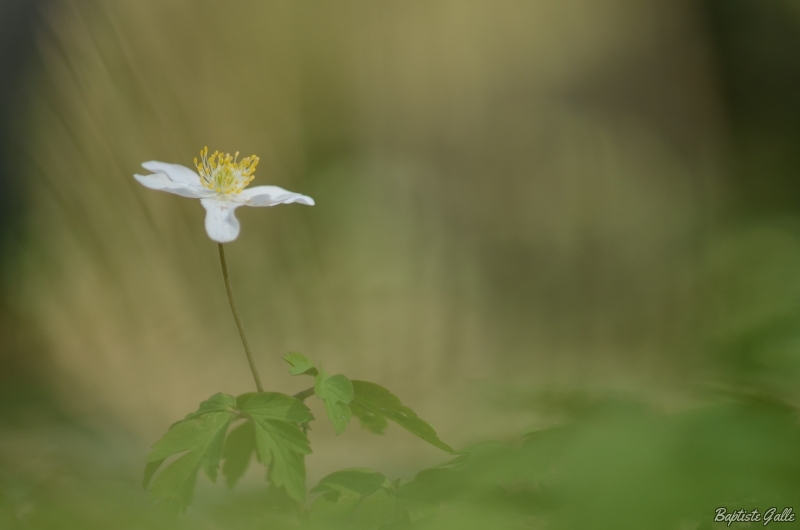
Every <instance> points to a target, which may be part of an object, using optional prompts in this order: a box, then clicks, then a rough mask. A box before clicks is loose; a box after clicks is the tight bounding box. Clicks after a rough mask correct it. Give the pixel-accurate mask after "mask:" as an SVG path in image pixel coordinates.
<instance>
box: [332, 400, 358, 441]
mask: <svg viewBox="0 0 800 530" xmlns="http://www.w3.org/2000/svg"><path fill="white" fill-rule="evenodd" d="M325 413H326V414H327V415H328V419H330V420H331V423H332V424H333V429H334V430H335V431H336V434H342V431H344V429H345V427H347V424H348V423H349V422H350V417H351V416H352V413H351V412H350V406H349V405H347V403H342V402H341V401H328V400H326V401H325Z"/></svg>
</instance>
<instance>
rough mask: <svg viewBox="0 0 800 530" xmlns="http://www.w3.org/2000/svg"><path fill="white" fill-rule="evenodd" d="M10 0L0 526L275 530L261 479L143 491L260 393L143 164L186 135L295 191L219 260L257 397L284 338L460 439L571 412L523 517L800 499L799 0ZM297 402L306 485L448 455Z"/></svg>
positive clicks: (197, 236)
mask: <svg viewBox="0 0 800 530" xmlns="http://www.w3.org/2000/svg"><path fill="white" fill-rule="evenodd" d="M0 6H2V10H0V13H3V15H2V16H0V26H2V28H4V38H3V39H2V43H3V48H2V55H0V58H2V61H0V67H3V68H4V71H5V72H6V73H7V74H8V75H7V76H6V78H5V81H4V83H2V84H0V87H1V88H2V92H0V97H1V98H0V106H1V107H2V109H3V114H2V120H0V127H2V137H1V138H2V146H0V155H1V156H2V158H0V183H2V185H3V189H4V193H3V194H2V195H3V196H2V198H0V210H2V212H0V223H2V224H1V225H0V229H1V230H2V232H0V237H2V239H0V249H2V255H1V256H0V270H1V271H2V277H1V278H0V282H1V283H0V285H1V286H2V291H0V294H1V295H2V297H0V396H1V397H2V403H0V528H6V527H8V528H157V527H159V526H158V525H160V524H162V523H163V524H164V525H167V526H170V527H171V526H172V525H175V527H180V528H182V527H183V526H186V527H187V528H239V527H241V528H270V527H272V526H269V524H273V523H267V522H265V521H264V520H263V517H262V515H261V512H260V511H259V510H260V509H261V507H262V504H260V503H261V500H259V499H260V498H261V497H259V496H260V495H262V494H264V489H265V488H266V486H265V485H264V484H263V481H262V477H261V474H260V473H261V472H260V471H259V472H254V473H253V474H252V476H250V477H248V478H249V481H247V482H246V483H245V484H242V485H241V487H240V488H239V490H238V492H234V493H231V492H228V491H227V490H225V488H224V486H222V485H211V484H210V483H208V481H207V480H206V479H205V478H201V479H200V484H199V485H198V488H199V491H198V500H197V501H196V503H195V506H194V507H193V508H191V509H190V513H189V514H188V516H187V518H184V519H181V520H179V521H178V522H163V521H162V520H161V519H160V517H161V516H160V515H159V514H158V512H157V510H154V509H153V508H152V507H151V505H150V503H149V501H148V500H147V496H146V493H144V492H143V491H141V490H140V488H139V486H138V481H139V477H140V472H141V468H142V462H143V458H144V455H145V453H146V451H147V447H148V446H149V444H150V443H152V442H153V441H154V440H155V439H156V438H157V437H158V436H159V435H160V434H161V433H163V432H164V431H165V430H166V428H167V427H168V426H169V425H170V424H171V423H172V422H173V421H175V420H177V419H179V418H181V417H183V416H184V415H185V414H186V413H188V412H190V411H191V410H194V409H195V408H196V405H197V403H198V402H199V401H201V400H203V399H205V398H207V397H208V396H210V395H211V394H213V393H215V392H217V391H223V392H227V393H231V394H238V393H241V392H245V391H249V390H251V387H252V382H251V379H250V375H249V372H248V369H247V364H246V362H245V358H244V355H243V354H242V352H241V346H240V344H239V338H238V335H237V333H236V328H235V326H234V323H233V320H232V318H231V316H230V313H229V310H228V307H227V301H226V298H225V291H224V286H223V283H222V279H221V277H220V272H219V263H218V261H217V256H216V252H217V250H216V248H215V245H214V243H213V242H212V241H210V240H209V239H208V237H207V236H206V233H205V231H204V229H203V218H204V211H203V209H202V208H201V206H200V205H199V204H198V203H197V202H196V201H193V200H189V199H183V198H180V197H177V196H173V195H169V194H164V193H156V192H153V191H150V190H147V189H145V188H143V187H142V186H141V185H139V184H138V183H137V182H136V181H135V180H134V179H133V178H132V175H133V173H141V172H142V169H141V168H140V166H139V165H140V164H141V162H144V161H146V160H161V161H166V162H172V163H178V164H183V165H187V166H191V165H192V164H191V161H192V158H193V157H194V156H197V152H198V151H199V149H201V148H202V147H203V146H205V145H208V146H209V148H210V149H211V150H212V151H213V150H216V149H219V150H222V151H228V152H234V151H241V152H242V154H243V155H249V154H256V155H258V156H259V157H260V158H261V163H260V165H259V168H258V171H257V172H256V179H255V181H254V183H253V184H254V185H260V184H273V185H279V186H282V187H284V188H287V189H289V190H292V191H296V192H299V193H304V194H307V195H310V196H312V197H313V198H314V199H315V200H316V203H317V204H316V206H314V207H313V208H306V207H300V206H296V205H295V206H281V207H279V208H270V209H241V210H239V211H238V212H237V215H238V217H239V219H240V221H241V223H242V232H241V236H240V237H239V239H238V240H237V241H235V242H234V243H232V244H230V245H228V246H227V249H228V250H227V254H228V262H229V267H230V270H231V275H232V281H233V286H234V291H235V293H236V296H237V298H238V303H239V306H240V310H241V313H242V316H243V319H244V324H245V327H246V328H247V330H248V333H249V336H250V341H251V343H252V345H253V348H254V350H255V352H256V357H257V363H258V366H259V368H260V370H261V373H262V378H263V379H264V383H265V386H266V387H268V388H270V389H272V390H276V391H281V392H286V393H294V392H296V391H298V390H302V389H303V384H302V383H301V382H298V381H296V380H293V379H292V378H290V377H289V376H288V373H287V370H286V365H285V363H284V362H283V361H282V360H281V357H282V356H283V355H285V354H286V353H288V352H289V351H300V352H303V353H304V354H305V355H307V356H308V357H309V358H311V359H312V360H314V361H315V362H317V363H320V364H321V365H322V366H324V368H325V369H326V370H327V371H328V372H330V373H339V372H342V373H344V374H346V375H348V376H350V377H352V378H356V379H367V380H372V381H375V382H378V383H380V384H382V385H384V386H386V387H387V388H390V389H391V390H392V391H394V392H395V393H396V394H397V395H398V396H400V397H401V398H402V399H403V400H404V402H405V403H406V404H408V405H409V406H411V407H412V408H414V409H415V410H416V411H417V412H418V413H419V414H420V416H421V417H423V418H425V419H427V420H428V421H430V422H431V423H432V424H433V425H434V426H435V427H436V428H437V431H438V432H439V434H440V436H441V437H442V438H443V439H444V440H446V441H447V442H448V443H450V444H451V445H453V446H454V447H457V448H460V447H464V446H467V445H470V444H473V443H477V442H482V441H487V440H505V441H509V442H512V443H513V441H514V440H515V439H516V437H519V436H520V435H522V434H523V433H526V432H529V431H532V430H536V429H548V428H552V427H554V426H558V428H562V427H563V428H566V429H567V430H568V432H569V435H568V436H567V438H568V439H569V440H571V441H570V442H563V443H560V442H559V443H556V444H555V445H554V446H553V447H551V448H550V449H547V447H545V449H543V451H544V455H545V456H544V457H542V459H543V460H542V462H544V463H542V462H540V461H539V460H535V463H530V462H533V461H532V460H530V461H529V460H525V458H527V457H525V458H522V457H520V458H522V460H519V461H518V463H519V462H523V461H524V462H527V463H526V464H524V465H525V466H527V465H529V464H530V466H533V467H532V468H531V469H536V470H542V469H546V468H548V466H554V467H555V469H556V471H553V473H554V475H553V476H554V477H557V478H552V477H551V478H549V479H542V481H543V482H541V483H538V482H536V481H535V480H534V482H536V484H538V485H537V488H540V490H536V491H539V493H533V494H531V495H532V496H533V498H535V499H540V498H546V499H551V496H555V498H557V499H559V500H558V502H556V501H552V502H549V501H548V502H549V503H548V502H544V501H543V504H542V506H543V507H541V513H542V514H544V515H541V517H540V516H539V515H537V516H536V517H533V519H530V520H528V519H525V522H524V524H523V525H522V526H523V527H531V528H539V527H545V528H546V527H554V528H555V527H558V528H561V527H564V528H573V527H574V528H584V527H585V528H605V527H608V528H623V527H625V528H627V527H628V526H626V525H630V527H632V528H633V527H637V528H647V527H650V528H662V527H663V528H684V529H694V528H711V527H713V524H712V521H713V516H714V512H713V508H714V507H717V506H729V507H730V508H731V509H733V508H735V507H742V508H750V509H753V508H758V509H760V510H761V511H762V512H763V511H764V510H766V509H767V508H770V507H772V506H775V505H781V506H780V508H782V507H783V506H784V505H785V506H792V502H795V503H798V504H797V505H796V506H795V509H796V510H797V511H800V501H798V499H800V425H798V423H797V421H798V414H797V413H798V410H800V409H798V407H800V387H799V386H798V383H800V209H799V208H800V179H798V176H800V90H798V89H800V3H798V2H797V1H795V0H759V1H754V0H707V1H689V0H679V1H676V0H653V1H650V2H641V1H640V0H609V1H606V2H595V1H590V0H569V1H564V2H548V1H544V0H541V1H539V0H529V1H524V0H502V1H498V2H492V1H488V0H487V1H477V0H476V1H471V0H449V1H445V0H437V1H403V2H400V1H387V2H377V1H362V0H339V1H322V0H320V1H314V2H290V1H268V2H259V1H239V2H229V3H222V2H212V1H207V0H201V1H197V2H191V1H188V0H171V1H168V2H156V1H152V0H136V1H133V0H117V1H99V0H86V1H81V2H78V1H72V0H63V1H58V0H52V1H49V2H42V3H39V4H37V3H34V2H22V1H13V0H4V1H3V2H0ZM12 74H13V75H12ZM309 404H310V405H311V406H312V410H314V411H315V413H317V416H318V417H321V416H322V414H323V412H322V410H323V409H322V408H321V407H320V406H319V404H317V403H314V402H309ZM317 424H318V425H317ZM317 424H315V425H314V429H313V430H312V431H311V433H310V437H311V441H312V447H313V449H314V454H313V455H311V456H310V457H309V458H308V459H307V465H308V473H309V485H313V484H315V483H316V480H318V479H319V478H320V477H322V476H323V475H325V474H327V473H329V472H331V471H334V470H337V469H341V468H345V467H352V466H359V467H362V466H363V467H373V468H375V469H378V470H380V471H381V472H383V473H385V474H387V475H388V476H390V477H403V478H411V477H413V476H414V473H415V472H416V471H418V470H419V469H422V468H423V467H426V466H430V465H433V464H436V463H439V462H442V461H444V460H446V458H447V455H445V454H444V453H442V452H440V451H439V450H437V449H434V448H431V447H427V446H426V445H425V444H424V443H423V442H421V441H418V440H416V439H414V438H413V437H412V436H410V435H408V434H407V433H405V432H402V431H401V430H400V429H398V428H390V429H389V432H388V433H387V435H386V436H384V437H383V438H376V437H374V436H373V435H370V434H368V433H364V432H361V431H360V430H359V429H358V427H357V426H356V425H355V423H354V424H353V425H351V427H350V428H349V429H348V431H346V432H345V433H344V434H342V435H341V436H338V437H336V436H334V434H333V430H332V428H330V427H329V426H328V425H327V424H325V423H324V422H322V421H320V422H317ZM548 432H549V431H548ZM545 446H546V444H545ZM526 447H527V446H526ZM503 458H506V456H504V457H503ZM508 458H512V457H508ZM513 458H516V457H513ZM513 458H512V461H515V460H513ZM537 458H538V457H537ZM519 465H520V466H523V464H521V463H520V464H519ZM499 467H501V468H502V466H499ZM523 467H524V466H523ZM526 469H527V468H526ZM548 469H549V468H548ZM492 480H494V479H492ZM542 484H545V485H544V486H543V485H542ZM548 488H550V489H548ZM476 491H478V490H476ZM542 492H544V493H542ZM553 492H555V493H553ZM548 495H550V496H548ZM653 499H657V500H653ZM531 502H533V501H531ZM536 502H538V501H536ZM226 503H228V504H226ZM237 503H238V504H237ZM523 504H524V505H525V506H529V504H530V503H528V501H525V502H523ZM456 505H457V504H456ZM631 505H637V506H640V507H641V510H640V511H641V513H638V512H637V513H636V514H632V515H630V517H631V518H630V519H624V518H622V519H621V518H620V517H621V516H620V510H619V509H618V507H622V506H631ZM233 506H239V507H242V508H241V509H242V510H244V511H243V512H241V514H240V515H238V516H234V515H231V513H233V512H232V510H234V508H232V507H233ZM503 506H504V507H503V508H501V509H499V510H500V512H503V510H506V509H507V510H508V511H509V512H514V510H515V509H516V508H515V507H513V506H505V505H503ZM537 506H539V505H538V504H537ZM244 507H246V508H244ZM592 507H594V508H592ZM780 508H779V510H780ZM226 510H227V511H226ZM579 512H580V513H581V515H578V513H579ZM584 512H585V513H584ZM454 513H456V514H457V515H454V516H453V518H452V521H450V523H447V524H452V525H453V526H452V527H454V528H455V527H459V528H466V527H469V524H472V525H477V526H476V527H478V528H480V527H484V528H489V527H493V526H494V525H499V524H500V523H496V522H493V523H485V524H484V523H478V522H476V521H479V520H480V518H477V519H476V518H472V516H465V515H463V514H464V512H460V511H459V510H458V509H454ZM492 513H494V512H492ZM537 513H539V512H537ZM589 513H591V514H592V515H591V517H590V515H588V514H589ZM626 513H627V512H626ZM631 513H632V512H631ZM458 514H460V515H458ZM458 517H465V518H466V519H465V520H460V519H458ZM274 524H277V523H274ZM287 524H290V523H287ZM431 524H434V523H431ZM442 524H446V523H442ZM514 524H517V523H516V522H515V523H514ZM520 524H522V523H520ZM4 525H5V526H4ZM236 525H238V526H236ZM265 525H266V526H265ZM481 525H482V526H481ZM773 525H774V526H780V527H789V526H791V525H790V524H788V523H773ZM781 525H782V526H781ZM448 527H449V526H448ZM497 527H499V526H497ZM516 527H519V526H516Z"/></svg>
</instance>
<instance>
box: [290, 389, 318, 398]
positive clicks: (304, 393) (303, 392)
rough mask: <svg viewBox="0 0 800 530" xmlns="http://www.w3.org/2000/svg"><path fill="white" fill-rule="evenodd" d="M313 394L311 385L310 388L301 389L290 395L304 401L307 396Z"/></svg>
mask: <svg viewBox="0 0 800 530" xmlns="http://www.w3.org/2000/svg"><path fill="white" fill-rule="evenodd" d="M313 395H314V387H313V386H312V387H311V388H306V389H305V390H301V391H300V392H298V393H297V394H295V395H294V396H292V397H294V398H295V399H299V400H300V401H305V399H306V398H307V397H311V396H313Z"/></svg>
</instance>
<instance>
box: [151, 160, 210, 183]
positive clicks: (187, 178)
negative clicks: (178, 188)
mask: <svg viewBox="0 0 800 530" xmlns="http://www.w3.org/2000/svg"><path fill="white" fill-rule="evenodd" d="M142 167H143V168H145V169H149V170H150V171H152V172H153V173H166V175H167V176H168V177H169V179H170V180H171V181H173V182H177V183H179V184H188V185H191V186H202V184H201V183H200V175H198V174H197V173H195V172H194V171H192V170H191V169H189V168H188V167H186V166H182V165H180V164H167V163H166V162H158V161H156V160H151V161H150V162H145V163H143V164H142Z"/></svg>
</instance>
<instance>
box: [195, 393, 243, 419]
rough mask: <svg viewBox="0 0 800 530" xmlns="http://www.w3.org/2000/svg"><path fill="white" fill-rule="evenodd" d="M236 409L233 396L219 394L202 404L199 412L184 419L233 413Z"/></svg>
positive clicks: (198, 409)
mask: <svg viewBox="0 0 800 530" xmlns="http://www.w3.org/2000/svg"><path fill="white" fill-rule="evenodd" d="M235 408H236V399H235V398H234V397H233V396H229V395H228V394H223V393H222V392H218V393H216V394H214V395H213V396H211V397H210V398H208V399H207V400H205V401H203V402H202V403H200V406H199V407H198V408H197V411H196V412H192V413H191V414H189V415H187V416H186V417H185V418H184V419H185V420H188V419H191V418H196V417H197V416H202V415H203V414H207V413H209V412H233V409H235Z"/></svg>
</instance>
